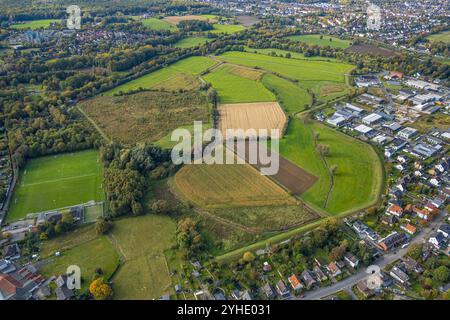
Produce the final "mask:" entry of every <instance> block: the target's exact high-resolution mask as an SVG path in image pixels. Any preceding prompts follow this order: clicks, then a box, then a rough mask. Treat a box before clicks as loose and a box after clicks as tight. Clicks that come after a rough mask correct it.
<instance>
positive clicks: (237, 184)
mask: <svg viewBox="0 0 450 320" xmlns="http://www.w3.org/2000/svg"><path fill="white" fill-rule="evenodd" d="M174 182H175V183H174V184H175V187H176V189H177V190H175V191H176V193H178V194H179V195H180V196H181V198H184V199H185V200H187V201H191V202H193V203H195V204H196V205H197V206H199V207H202V208H227V207H246V206H277V205H278V206H281V205H293V204H295V203H296V200H295V199H294V198H293V197H291V196H290V195H289V194H288V193H287V192H286V191H285V190H283V188H281V187H280V186H278V185H277V184H276V183H274V182H273V181H271V180H270V179H268V178H266V177H264V176H262V175H261V174H260V173H259V172H258V171H257V170H256V169H255V168H253V167H251V166H250V165H248V164H210V165H208V164H198V165H196V164H193V165H185V166H184V167H183V168H181V170H180V171H178V172H177V174H176V175H175V179H174Z"/></svg>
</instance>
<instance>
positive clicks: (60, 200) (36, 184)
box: [7, 150, 103, 221]
mask: <svg viewBox="0 0 450 320" xmlns="http://www.w3.org/2000/svg"><path fill="white" fill-rule="evenodd" d="M102 168H103V167H102V164H101V162H100V160H99V156H98V152H97V151H96V150H88V151H81V152H75V153H66V154H59V155H54V156H46V157H41V158H37V159H31V160H29V161H28V163H27V165H26V166H25V169H23V170H22V171H21V174H20V178H19V181H18V184H17V186H16V188H15V191H14V194H13V197H12V201H11V207H10V210H9V213H8V215H7V221H14V220H17V219H20V218H23V217H25V216H26V215H27V214H28V213H35V212H40V211H46V210H51V209H56V208H61V207H65V206H70V205H76V204H80V203H85V202H88V201H90V200H96V201H100V200H103V189H102V187H101V183H102Z"/></svg>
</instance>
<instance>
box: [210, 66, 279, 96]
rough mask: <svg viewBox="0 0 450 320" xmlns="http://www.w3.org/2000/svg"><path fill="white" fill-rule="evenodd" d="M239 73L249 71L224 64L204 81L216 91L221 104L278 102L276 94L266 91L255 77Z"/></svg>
mask: <svg viewBox="0 0 450 320" xmlns="http://www.w3.org/2000/svg"><path fill="white" fill-rule="evenodd" d="M239 71H242V72H245V71H247V70H246V69H245V68H236V67H235V66H231V65H228V64H224V65H222V66H220V67H218V68H216V69H214V70H213V71H211V72H210V73H208V74H207V75H205V76H204V79H205V80H206V81H208V82H209V83H211V85H212V86H213V87H214V88H215V89H216V91H217V94H218V96H219V100H220V103H244V102H269V101H275V100H276V98H275V96H274V94H273V93H272V92H270V91H269V90H268V89H266V88H265V87H264V85H263V84H262V83H261V82H260V81H259V80H256V79H255V77H254V75H252V76H249V75H248V74H245V73H242V72H241V73H240V72H239ZM254 72H255V71H253V73H254Z"/></svg>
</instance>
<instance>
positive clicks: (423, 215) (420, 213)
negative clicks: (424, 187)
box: [414, 208, 430, 220]
mask: <svg viewBox="0 0 450 320" xmlns="http://www.w3.org/2000/svg"><path fill="white" fill-rule="evenodd" d="M414 212H415V213H416V214H417V216H418V217H419V218H420V219H423V220H428V219H429V215H430V211H428V210H425V209H419V208H414Z"/></svg>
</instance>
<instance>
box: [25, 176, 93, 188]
mask: <svg viewBox="0 0 450 320" xmlns="http://www.w3.org/2000/svg"><path fill="white" fill-rule="evenodd" d="M96 175H97V174H95V173H92V174H83V175H80V176H74V177H67V178H60V179H52V180H45V181H40V182H34V183H27V184H24V183H21V186H22V187H30V186H35V185H39V184H45V183H52V182H58V181H64V180H74V179H78V178H86V177H93V176H96Z"/></svg>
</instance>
